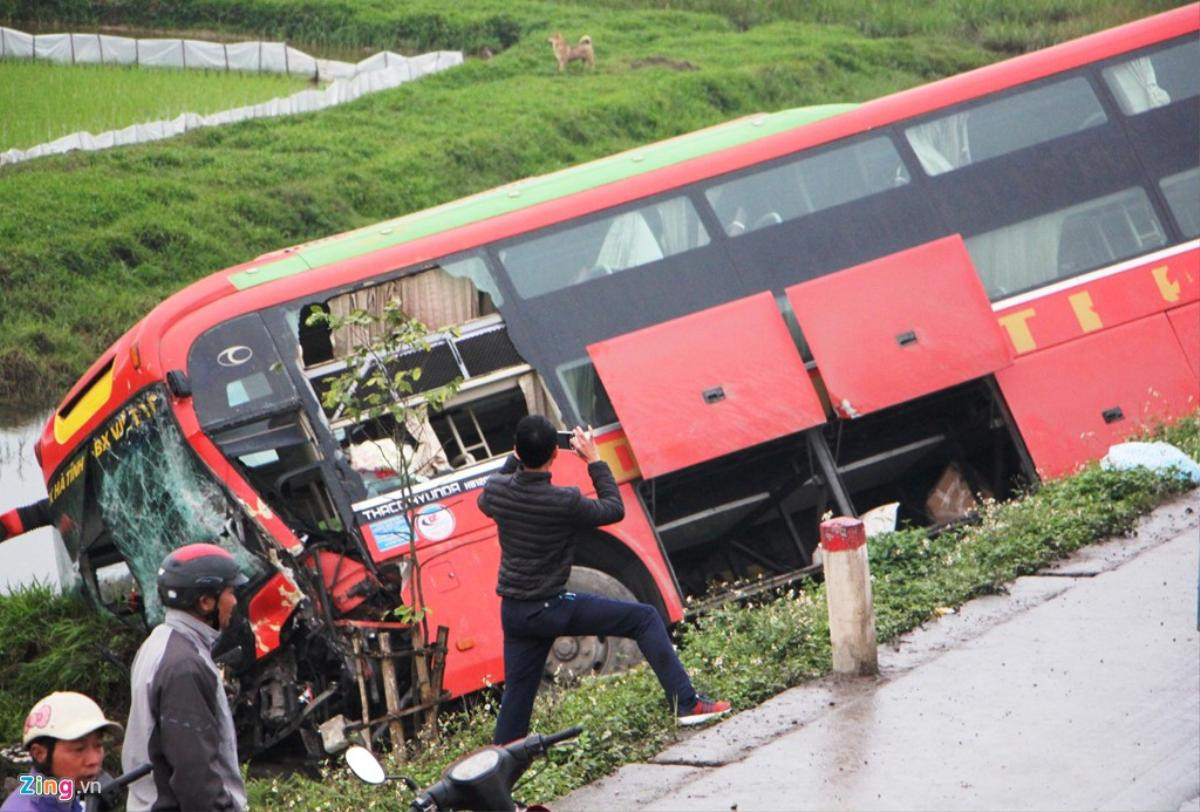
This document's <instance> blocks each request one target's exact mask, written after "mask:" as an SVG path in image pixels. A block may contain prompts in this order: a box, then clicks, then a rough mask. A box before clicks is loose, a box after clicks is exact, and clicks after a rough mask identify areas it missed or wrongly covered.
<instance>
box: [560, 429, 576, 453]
mask: <svg viewBox="0 0 1200 812" xmlns="http://www.w3.org/2000/svg"><path fill="white" fill-rule="evenodd" d="M555 434H556V435H557V438H556V439H557V443H558V447H559V448H561V449H564V450H566V451H571V450H573V449H572V448H571V438H572V437H574V436H575V432H573V431H559V432H555Z"/></svg>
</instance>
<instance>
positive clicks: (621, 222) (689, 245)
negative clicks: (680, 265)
mask: <svg viewBox="0 0 1200 812" xmlns="http://www.w3.org/2000/svg"><path fill="white" fill-rule="evenodd" d="M709 242H710V238H709V236H708V232H707V231H705V229H704V224H703V223H702V222H701V221H700V215H699V213H698V212H697V211H696V209H695V206H693V205H692V202H691V201H690V200H688V199H687V198H686V197H683V196H678V197H673V198H668V199H666V200H660V201H658V202H655V203H650V204H647V205H642V206H640V207H638V208H636V209H630V210H627V211H622V212H619V213H617V214H613V215H610V216H608V217H603V218H600V219H595V220H591V221H589V222H586V223H582V224H580V225H576V226H573V227H571V228H566V229H560V230H558V231H551V232H550V233H548V234H542V235H540V236H535V237H533V238H527V239H523V240H520V241H518V242H515V243H512V244H510V245H508V246H506V247H503V248H501V249H499V251H498V252H497V253H498V256H499V258H500V262H501V263H502V264H503V265H504V266H505V268H507V270H508V272H509V275H510V276H511V277H512V280H513V284H514V286H515V287H516V289H517V292H518V293H519V294H520V295H521V297H522V298H524V299H532V298H534V297H536V296H541V295H543V294H546V293H550V292H552V291H556V290H562V289H563V288H569V287H571V286H573V285H578V284H583V283H585V282H589V281H591V280H593V279H599V278H603V277H605V276H611V275H612V274H614V273H620V272H621V271H626V270H630V269H632V268H639V267H641V266H643V265H650V264H652V263H654V262H657V261H659V260H661V259H664V258H666V257H671V256H675V255H676V254H682V253H684V252H685V251H691V250H692V249H695V248H701V247H703V246H705V245H708V243H709Z"/></svg>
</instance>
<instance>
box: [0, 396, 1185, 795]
mask: <svg viewBox="0 0 1200 812" xmlns="http://www.w3.org/2000/svg"><path fill="white" fill-rule="evenodd" d="M1159 437H1160V438H1162V439H1166V440H1169V441H1171V442H1173V443H1175V444H1176V445H1178V446H1179V447H1180V448H1183V449H1184V450H1185V451H1187V452H1188V453H1189V454H1190V455H1191V456H1192V457H1193V458H1195V459H1198V460H1200V413H1198V414H1196V415H1193V416H1192V417H1190V418H1188V419H1185V420H1182V421H1180V422H1179V423H1178V424H1177V425H1175V426H1174V427H1172V428H1169V429H1167V430H1165V431H1160V432H1159ZM1188 487H1189V486H1188V485H1187V484H1185V483H1183V482H1182V481H1181V480H1179V479H1178V478H1176V477H1173V476H1156V475H1154V474H1151V473H1150V472H1148V471H1144V470H1140V471H1125V472H1114V471H1103V470H1101V469H1100V468H1099V467H1097V466H1095V465H1093V466H1091V467H1089V468H1087V469H1085V470H1083V471H1082V472H1080V473H1078V474H1076V475H1075V476H1073V477H1070V478H1068V479H1063V480H1059V481H1057V482H1052V483H1049V484H1047V485H1045V486H1043V487H1042V488H1041V489H1040V490H1038V491H1037V492H1036V493H1033V494H1029V495H1027V496H1025V497H1023V498H1020V499H1016V500H1013V501H1011V502H1007V503H1004V504H989V505H986V506H985V508H984V510H983V512H982V516H981V519H980V521H979V522H978V523H976V524H970V525H962V526H960V527H957V528H954V529H952V530H950V531H948V532H945V533H942V534H940V535H938V536H937V537H936V538H932V539H930V538H929V537H928V536H927V534H926V533H925V532H924V531H922V530H919V529H913V530H904V531H901V532H897V533H891V534H886V535H883V536H880V537H877V538H875V539H872V540H871V542H870V544H869V549H870V557H871V568H872V574H873V575H874V579H875V582H874V597H875V611H876V618H877V626H878V634H879V638H880V641H881V642H886V641H888V640H890V639H893V638H895V637H896V636H897V635H899V634H901V633H903V632H904V631H907V630H909V629H912V628H914V627H916V626H919V625H920V624H922V623H925V622H927V621H929V620H931V619H933V618H934V617H935V616H936V614H937V610H938V609H939V608H941V607H954V606H958V605H960V604H962V603H963V602H965V601H967V600H970V599H971V598H973V597H977V596H979V595H985V594H992V593H997V592H1003V591H1004V589H1005V585H1006V584H1007V583H1008V582H1010V581H1012V580H1013V579H1014V578H1017V577H1019V576H1021V575H1025V574H1028V573H1032V572H1035V571H1037V570H1038V569H1039V568H1041V567H1042V566H1044V565H1045V564H1047V563H1048V562H1050V561H1053V560H1055V559H1057V558H1061V557H1063V556H1065V555H1067V554H1069V553H1070V552H1072V551H1074V550H1076V549H1079V548H1080V547H1083V546H1085V545H1087V544H1090V543H1092V542H1094V541H1097V540H1100V539H1103V538H1106V537H1108V536H1110V535H1120V534H1123V533H1126V532H1128V531H1129V530H1130V529H1131V528H1132V526H1133V523H1134V522H1135V521H1136V519H1137V517H1138V516H1141V515H1142V514H1144V513H1146V512H1148V511H1149V510H1151V509H1152V508H1154V507H1155V506H1156V505H1158V504H1160V503H1162V502H1163V501H1164V500H1166V499H1168V498H1170V497H1171V496H1173V495H1175V494H1178V493H1180V492H1182V491H1184V490H1186V489H1187V488H1188ZM826 613H827V610H826V606H825V591H824V587H823V586H822V585H819V584H807V585H805V586H804V587H803V588H801V589H799V590H796V591H793V592H787V593H784V594H779V595H776V596H774V597H767V598H765V599H760V600H758V601H757V602H756V604H746V605H740V606H733V605H730V606H725V607H723V608H719V609H717V610H715V611H713V612H711V613H709V614H707V615H705V616H703V617H702V618H700V619H699V620H698V621H697V622H696V623H695V624H692V625H686V626H684V627H682V628H681V629H680V630H679V636H680V649H681V654H682V657H683V660H684V662H685V663H686V665H687V667H688V669H689V671H690V672H691V673H692V675H693V678H694V679H695V680H696V682H697V684H699V685H700V686H702V687H703V688H704V689H706V690H709V691H711V692H712V693H715V694H719V695H720V696H724V697H728V698H729V699H731V700H732V701H733V702H734V704H735V707H736V708H738V709H744V708H748V707H752V706H753V705H756V704H758V703H760V702H762V701H764V700H765V699H767V698H769V697H771V696H773V695H775V694H777V693H779V692H780V691H782V690H784V689H785V688H788V687H790V686H793V685H797V684H799V683H801V682H804V681H805V680H808V679H812V678H814V677H817V676H820V675H821V674H824V673H826V672H828V670H829V667H830V650H829V632H828V624H827V614H826ZM137 642H138V641H137V639H136V636H135V635H133V634H131V633H129V632H127V631H125V630H123V628H122V627H121V626H119V625H118V624H117V623H116V622H115V621H112V620H107V619H105V618H104V617H101V616H100V615H98V614H96V613H94V612H92V611H90V610H88V609H87V608H86V606H85V605H84V604H83V603H82V602H81V601H78V600H76V599H69V598H56V597H54V596H52V595H51V594H50V593H49V592H48V591H47V590H41V589H34V590H26V591H24V592H22V593H18V594H16V595H12V596H2V597H0V686H2V688H0V743H3V742H10V741H13V740H15V739H16V738H18V737H19V731H20V725H21V720H22V717H23V714H24V712H25V711H26V709H28V707H29V706H30V705H31V704H32V702H33V701H34V700H36V698H37V697H38V696H40V695H42V694H44V693H46V692H48V691H50V690H53V689H58V688H73V689H75V690H81V691H86V692H89V693H91V694H93V695H95V696H97V697H98V698H99V699H100V701H101V704H102V705H103V706H104V707H105V708H106V709H107V710H108V711H109V712H110V713H112V714H114V715H116V716H117V717H119V718H123V714H125V713H126V712H127V711H126V708H127V702H128V699H127V689H126V685H125V682H124V680H125V677H124V676H123V675H122V674H121V672H120V671H119V670H118V669H117V668H115V667H114V666H112V665H111V664H109V663H106V662H103V661H102V659H101V655H100V644H102V643H103V644H104V645H107V646H109V647H111V648H112V649H113V650H115V651H116V653H117V654H118V655H119V656H122V657H123V658H126V661H128V658H129V656H130V655H131V654H132V652H133V650H134V648H135V647H136V645H137ZM496 710H497V709H496V707H495V704H494V701H493V700H491V699H489V698H487V697H483V698H481V699H479V700H478V701H476V702H475V703H474V704H473V705H472V707H470V708H468V709H466V710H463V711H461V712H457V713H452V714H446V715H444V716H443V719H442V737H441V739H440V741H437V742H433V743H430V744H429V745H428V746H427V748H426V750H425V752H423V753H422V754H421V755H420V756H419V757H418V758H416V759H415V760H413V761H411V762H409V763H407V764H404V765H391V767H392V768H393V769H392V770H391V771H396V770H402V771H404V772H406V773H408V774H410V775H412V776H414V777H415V778H416V779H417V780H418V781H419V782H421V783H422V784H427V783H430V782H432V781H433V780H435V779H436V778H437V776H438V775H439V774H440V772H441V770H442V769H443V768H444V766H445V765H446V764H447V763H448V762H449V761H450V760H452V758H454V757H455V756H456V755H458V754H461V753H462V752H464V751H466V750H469V749H470V748H473V747H475V746H478V745H481V744H483V743H485V742H486V741H487V740H488V738H489V737H490V734H491V729H492V725H493V724H494V721H495V713H496ZM572 724H581V725H583V726H584V728H585V733H584V735H583V736H582V737H581V738H580V740H579V741H578V744H577V745H576V746H575V747H574V748H573V749H571V750H569V751H563V753H562V756H561V757H560V758H558V759H556V763H554V764H552V765H549V766H546V767H544V769H542V770H541V771H540V772H537V774H536V775H534V776H532V777H531V778H530V779H528V780H527V781H526V783H525V784H524V785H523V786H522V788H521V794H522V796H523V797H526V798H536V799H549V798H553V797H556V796H558V795H561V794H563V793H565V792H567V791H570V790H571V789H573V788H575V787H578V786H581V785H583V784H585V783H587V782H589V781H592V780H595V779H596V778H599V777H600V776H602V775H605V774H607V773H609V772H611V771H613V770H615V769H616V768H617V767H619V766H620V765H622V764H625V763H629V762H631V761H636V760H643V759H646V758H648V757H649V756H651V755H653V754H654V753H655V752H657V751H659V750H660V749H662V748H663V747H664V746H665V745H666V744H668V743H670V742H671V741H672V739H673V737H674V735H675V733H674V731H673V729H672V725H671V721H670V718H669V714H668V712H667V710H666V708H665V706H664V705H663V702H662V693H661V690H660V688H659V687H658V684H657V682H656V681H655V678H654V676H653V674H652V673H651V672H650V671H649V670H648V669H647V668H646V667H645V666H644V665H643V666H639V667H637V668H635V669H634V670H632V671H630V672H627V673H624V674H618V675H615V676H611V677H605V678H598V679H592V680H588V681H585V682H584V683H583V684H582V685H581V686H579V687H577V688H574V689H567V690H561V691H549V690H547V691H543V694H542V696H540V697H539V700H538V704H537V707H536V709H535V713H534V719H533V725H534V729H535V730H540V731H549V730H554V729H558V728H562V727H566V726H568V725H572ZM249 790H250V798H251V802H252V804H253V806H254V808H258V809H262V808H267V809H273V808H281V809H282V808H299V809H314V810H315V809H330V810H357V809H363V808H371V807H373V806H379V807H385V808H393V806H394V804H395V803H396V800H397V798H398V795H399V793H400V790H399V789H392V788H385V789H379V788H375V787H367V786H364V785H362V784H360V783H359V782H358V781H357V780H356V779H354V778H352V777H350V776H349V774H348V773H347V772H346V771H345V770H344V769H343V768H340V767H334V768H329V769H327V770H326V771H325V774H324V776H323V777H322V780H321V781H313V780H310V779H306V778H303V777H301V776H299V775H293V776H291V777H288V778H276V779H255V780H253V781H251V782H250V785H249Z"/></svg>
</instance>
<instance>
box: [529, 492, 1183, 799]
mask: <svg viewBox="0 0 1200 812" xmlns="http://www.w3.org/2000/svg"><path fill="white" fill-rule="evenodd" d="M1198 558H1200V492H1195V491H1194V492H1192V493H1191V494H1189V495H1187V496H1186V497H1184V498H1182V499H1180V500H1177V501H1175V502H1173V503H1171V504H1170V505H1167V506H1164V507H1163V508H1160V509H1159V510H1158V511H1156V512H1155V513H1154V514H1153V515H1152V516H1151V517H1149V518H1148V519H1147V520H1146V521H1145V522H1143V524H1142V525H1141V526H1140V528H1139V532H1138V533H1137V534H1136V535H1135V536H1133V537H1131V538H1129V539H1119V540H1114V541H1111V542H1107V543H1104V544H1100V545H1095V546H1093V547H1090V548H1088V549H1087V550H1085V551H1082V552H1081V553H1080V554H1078V555H1076V556H1075V557H1074V558H1072V559H1069V560H1068V561H1065V562H1062V563H1059V564H1057V565H1055V566H1054V567H1052V568H1050V569H1048V570H1046V571H1044V572H1042V573H1039V574H1038V575H1037V576H1033V577H1028V578H1021V579H1019V580H1018V581H1017V582H1015V583H1014V584H1013V585H1012V588H1011V590H1010V592H1009V594H1008V595H1005V596H994V597H988V598H982V599H979V600H976V601H972V602H971V603H970V604H967V605H966V606H964V607H962V609H961V610H960V611H959V612H958V613H956V614H953V615H948V616H946V617H944V618H942V619H941V620H939V621H938V622H937V623H934V624H930V625H929V626H927V627H926V628H924V629H921V630H918V631H916V632H915V633H913V634H911V635H908V636H906V637H905V638H904V639H903V640H902V641H900V642H899V643H898V644H896V645H895V646H889V647H886V648H885V649H883V650H881V651H880V668H881V673H880V676H879V677H878V678H867V679H851V678H840V677H829V678H826V679H823V680H820V681H817V682H814V683H811V684H808V685H805V686H801V687H799V688H796V689H793V690H790V691H787V692H786V693H784V694H781V695H780V696H777V697H775V698H774V699H772V700H771V701H769V702H767V703H765V704H764V705H762V706H760V707H758V708H755V709H754V710H751V711H747V712H745V713H741V714H738V715H737V716H735V717H733V718H731V719H729V720H728V721H725V722H723V723H721V724H720V725H716V726H714V727H711V728H709V729H707V730H704V731H702V732H700V733H699V734H694V735H692V736H690V737H688V738H683V739H681V741H680V742H678V743H677V744H675V745H674V746H672V747H670V748H669V749H667V750H666V751H664V752H663V753H660V754H659V756H658V757H656V758H655V759H654V761H653V762H652V763H650V764H635V765H630V766H627V767H625V768H623V769H622V770H621V771H619V772H618V773H616V774H615V775H613V776H610V777H608V778H605V779H603V780H601V781H599V782H596V783H595V784H592V785H590V786H588V787H584V788H582V789H580V790H578V791H576V792H575V793H573V794H571V795H569V796H567V797H565V798H562V799H559V800H558V801H556V802H555V803H554V804H552V806H553V808H554V809H555V810H576V811H579V812H582V811H583V810H612V809H628V808H634V807H637V808H648V809H657V810H676V809H678V810H685V809H686V810H697V809H712V810H739V811H740V812H745V810H757V809H767V810H774V809H787V810H807V809H816V810H838V809H853V810H916V809H947V810H974V809H979V810H1010V809H1011V810H1026V809H1028V810H1034V809H1036V810H1057V809H1064V810H1076V809H1112V810H1130V809H1138V810H1140V809H1147V810H1150V809H1153V810H1179V809H1187V810H1200V634H1198V633H1197V596H1198V589H1200V587H1198V584H1197V577H1198V573H1200V561H1198Z"/></svg>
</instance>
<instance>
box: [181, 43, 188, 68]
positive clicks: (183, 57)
mask: <svg viewBox="0 0 1200 812" xmlns="http://www.w3.org/2000/svg"><path fill="white" fill-rule="evenodd" d="M179 63H180V64H181V65H182V66H183V69H184V70H187V43H186V42H184V41H183V40H179Z"/></svg>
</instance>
